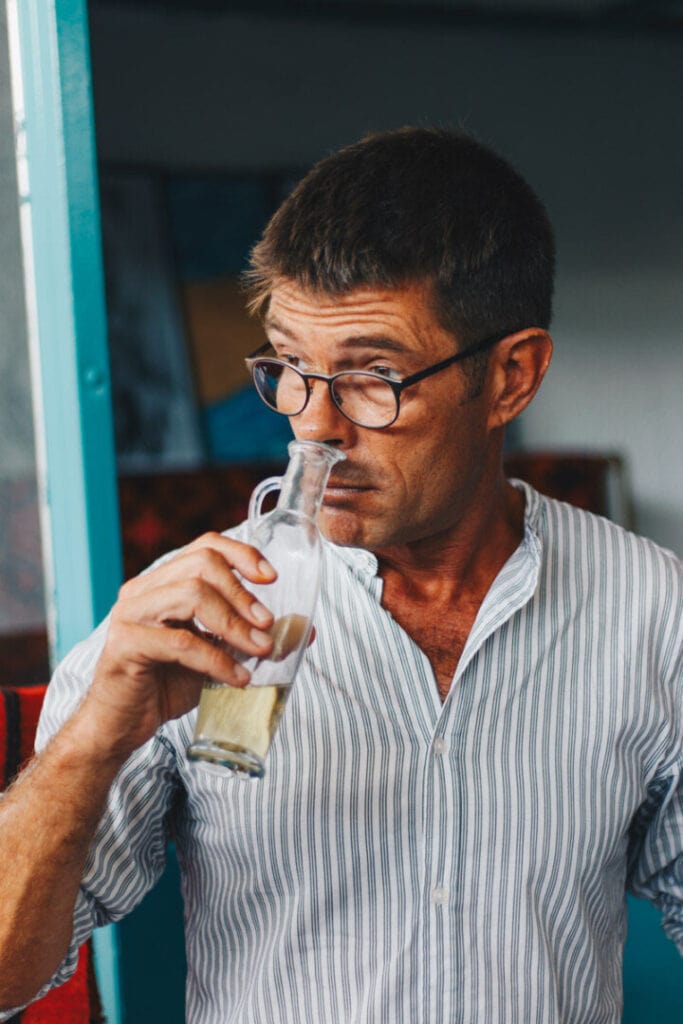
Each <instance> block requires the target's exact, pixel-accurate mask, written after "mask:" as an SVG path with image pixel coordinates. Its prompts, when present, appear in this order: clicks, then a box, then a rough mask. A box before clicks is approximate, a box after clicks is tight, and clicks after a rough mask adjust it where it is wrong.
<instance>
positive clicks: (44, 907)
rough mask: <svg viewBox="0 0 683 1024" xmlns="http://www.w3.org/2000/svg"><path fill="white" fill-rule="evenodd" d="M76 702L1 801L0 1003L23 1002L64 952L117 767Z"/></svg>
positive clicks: (117, 762)
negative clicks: (68, 717)
mask: <svg viewBox="0 0 683 1024" xmlns="http://www.w3.org/2000/svg"><path fill="white" fill-rule="evenodd" d="M93 740H94V737H93V735H92V733H91V732H90V730H89V725H88V717H87V711H84V710H83V709H79V711H77V712H76V714H75V715H74V716H73V718H72V719H71V720H70V721H69V722H67V724H66V725H65V726H64V728H63V729H62V730H61V732H60V733H58V734H57V735H56V736H55V737H54V739H53V740H52V741H51V743H50V744H49V745H48V747H47V748H46V749H45V751H44V752H43V753H42V754H40V755H39V756H38V757H36V758H35V759H34V761H33V762H32V763H31V765H30V766H29V767H28V768H27V769H26V771H25V772H24V773H23V774H22V775H21V776H20V777H19V778H18V779H17V781H16V782H15V784H14V785H13V786H12V787H11V789H10V790H9V791H8V792H7V793H6V794H5V795H4V797H3V798H2V800H1V801H0V864H2V865H3V866H4V869H3V871H2V872H0V907H1V908H2V911H1V913H0V1008H1V1009H7V1008H10V1007H12V1006H18V1005H22V1004H23V1003H25V1002H27V1001H28V1000H29V999H31V998H32V997H33V996H34V995H35V994H36V992H37V991H38V990H39V988H40V987H41V986H42V985H43V984H44V983H45V982H46V981H48V980H49V978H50V977H51V976H52V975H53V974H54V972H55V970H56V969H57V967H58V966H59V964H60V963H61V961H62V959H63V958H64V955H65V954H66V952H67V950H68V947H69V943H70V939H71V931H72V921H73V912H74V906H75V903H76V898H77V896H78V889H79V884H80V879H81V875H82V872H83V867H84V864H85V861H86V857H87V854H88V849H89V846H90V843H91V841H92V838H93V836H94V833H95V830H96V829H97V825H98V822H99V820H100V817H101V814H102V811H103V808H104V804H105V801H106V797H107V793H108V791H109V788H110V786H111V783H112V781H113V779H114V776H115V775H116V772H117V770H118V768H119V767H120V763H121V761H120V755H118V756H115V755H112V754H111V753H110V752H108V751H107V750H106V749H103V748H102V747H99V746H98V744H97V743H96V742H94V741H93Z"/></svg>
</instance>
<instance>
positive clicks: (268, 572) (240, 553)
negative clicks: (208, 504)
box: [186, 533, 277, 583]
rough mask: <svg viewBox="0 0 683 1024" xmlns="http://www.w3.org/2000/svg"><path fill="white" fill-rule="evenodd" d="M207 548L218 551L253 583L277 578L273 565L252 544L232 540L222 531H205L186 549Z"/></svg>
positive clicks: (270, 581) (266, 581) (271, 580)
mask: <svg viewBox="0 0 683 1024" xmlns="http://www.w3.org/2000/svg"><path fill="white" fill-rule="evenodd" d="M205 548H210V549H212V550H213V551H217V552H218V553H219V554H220V555H222V556H223V558H224V559H225V560H226V562H227V563H228V565H230V566H231V567H232V568H233V569H236V570H237V572H239V573H241V575H242V576H244V577H246V579H248V580H251V581H252V583H272V582H273V580H275V579H277V572H276V571H275V569H274V568H273V566H272V565H271V564H270V562H269V561H268V560H267V559H266V558H264V557H263V555H262V554H261V552H260V551H259V550H258V548H255V547H254V546H253V545H252V544H244V543H243V542H242V541H238V540H232V538H230V537H224V536H223V534H222V533H205V534H203V535H202V536H201V537H198V538H197V539H196V540H194V541H193V542H192V543H191V544H189V545H188V547H187V549H186V550H187V551H196V550H200V551H201V550H203V549H205Z"/></svg>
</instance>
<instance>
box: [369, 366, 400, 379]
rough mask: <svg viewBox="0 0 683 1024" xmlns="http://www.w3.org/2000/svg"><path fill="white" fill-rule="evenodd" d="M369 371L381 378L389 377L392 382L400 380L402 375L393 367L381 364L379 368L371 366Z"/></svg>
mask: <svg viewBox="0 0 683 1024" xmlns="http://www.w3.org/2000/svg"><path fill="white" fill-rule="evenodd" d="M368 369H369V370H370V372H371V373H378V374H379V375H380V377H389V378H390V379H391V380H400V374H399V373H397V371H396V370H394V369H393V367H391V366H385V365H383V364H379V365H378V366H369V367H368Z"/></svg>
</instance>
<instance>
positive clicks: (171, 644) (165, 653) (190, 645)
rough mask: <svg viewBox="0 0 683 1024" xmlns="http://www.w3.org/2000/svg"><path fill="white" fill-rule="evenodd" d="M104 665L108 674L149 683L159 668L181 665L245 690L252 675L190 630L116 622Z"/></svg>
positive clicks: (218, 646) (223, 649)
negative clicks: (156, 666) (122, 675)
mask: <svg viewBox="0 0 683 1024" xmlns="http://www.w3.org/2000/svg"><path fill="white" fill-rule="evenodd" d="M101 661H102V662H103V663H104V667H105V668H106V670H107V671H110V672H111V671H115V672H117V673H123V674H124V675H126V676H127V677H128V678H130V679H131V680H132V681H135V680H136V679H137V680H138V681H143V680H147V679H148V678H149V674H150V671H152V672H153V670H154V666H155V665H177V666H181V667H183V668H185V669H188V670H189V671H191V672H194V673H197V674H198V675H200V676H203V677H209V678H211V679H217V680H219V681H220V682H222V683H227V684H228V685H231V686H240V687H241V686H245V685H246V684H247V683H248V681H249V679H250V673H249V672H248V671H247V669H245V668H244V666H243V665H240V664H239V662H238V661H236V660H235V658H233V657H232V656H231V654H230V653H229V651H228V650H226V648H225V647H224V646H222V645H220V644H215V643H212V642H211V641H210V640H208V639H206V638H204V637H202V636H201V634H197V633H193V632H192V631H191V630H189V629H176V628H172V627H170V626H162V627H159V626H148V625H146V624H141V623H130V622H127V623H115V622H112V623H111V626H110V630H109V636H108V638H107V645H106V647H105V649H104V651H103V654H102V659H101Z"/></svg>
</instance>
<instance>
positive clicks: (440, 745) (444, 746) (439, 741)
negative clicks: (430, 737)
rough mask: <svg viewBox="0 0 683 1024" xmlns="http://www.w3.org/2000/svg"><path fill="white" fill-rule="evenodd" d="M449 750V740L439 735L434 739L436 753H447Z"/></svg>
mask: <svg viewBox="0 0 683 1024" xmlns="http://www.w3.org/2000/svg"><path fill="white" fill-rule="evenodd" d="M447 751H448V740H445V739H443V738H442V737H441V736H437V737H436V739H435V740H434V753H435V754H445V753H447Z"/></svg>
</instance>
